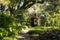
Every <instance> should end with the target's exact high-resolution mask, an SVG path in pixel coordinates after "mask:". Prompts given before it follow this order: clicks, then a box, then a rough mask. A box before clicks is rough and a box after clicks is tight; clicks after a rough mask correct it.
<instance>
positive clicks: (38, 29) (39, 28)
mask: <svg viewBox="0 0 60 40" xmlns="http://www.w3.org/2000/svg"><path fill="white" fill-rule="evenodd" d="M49 29H60V28H59V27H53V26H48V27H46V26H36V27H33V28H32V29H31V30H30V31H29V32H28V34H40V33H42V32H44V31H46V30H49Z"/></svg>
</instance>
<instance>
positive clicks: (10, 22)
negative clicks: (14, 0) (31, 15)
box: [0, 12, 18, 39]
mask: <svg viewBox="0 0 60 40" xmlns="http://www.w3.org/2000/svg"><path fill="white" fill-rule="evenodd" d="M16 34H18V30H17V27H16V20H15V18H14V17H13V16H12V15H10V13H9V12H8V13H3V12H1V13H0V38H2V39H3V38H4V37H12V38H14V37H15V35H16Z"/></svg>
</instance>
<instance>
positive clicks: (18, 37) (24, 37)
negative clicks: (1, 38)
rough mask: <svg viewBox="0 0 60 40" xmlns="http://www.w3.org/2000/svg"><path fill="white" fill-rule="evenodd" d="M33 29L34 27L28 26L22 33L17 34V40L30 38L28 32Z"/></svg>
mask: <svg viewBox="0 0 60 40" xmlns="http://www.w3.org/2000/svg"><path fill="white" fill-rule="evenodd" d="M31 29H32V28H28V29H26V30H23V31H21V32H20V34H19V35H18V36H17V40H30V39H29V35H28V34H27V32H29V31H30V30H31Z"/></svg>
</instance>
